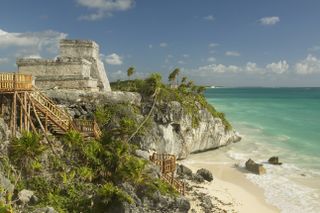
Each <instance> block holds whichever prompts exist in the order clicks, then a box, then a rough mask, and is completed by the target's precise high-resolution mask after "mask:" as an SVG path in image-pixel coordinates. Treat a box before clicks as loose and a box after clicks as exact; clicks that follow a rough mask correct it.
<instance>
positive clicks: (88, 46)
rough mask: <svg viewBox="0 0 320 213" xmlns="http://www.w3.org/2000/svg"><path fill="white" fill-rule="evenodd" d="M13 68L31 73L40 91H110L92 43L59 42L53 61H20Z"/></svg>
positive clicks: (81, 41)
mask: <svg viewBox="0 0 320 213" xmlns="http://www.w3.org/2000/svg"><path fill="white" fill-rule="evenodd" d="M17 65H18V72H19V73H20V74H31V75H32V76H33V79H34V81H35V85H36V86H37V87H39V88H41V89H52V88H58V89H81V90H90V91H111V88H110V84H109V80H108V78H107V74H106V71H105V69H104V65H103V63H102V61H101V60H100V57H99V46H98V44H97V43H95V42H94V41H88V40H67V39H63V40H61V41H60V56H59V57H57V58H56V59H33V58H20V59H17Z"/></svg>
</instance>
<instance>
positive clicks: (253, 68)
mask: <svg viewBox="0 0 320 213" xmlns="http://www.w3.org/2000/svg"><path fill="white" fill-rule="evenodd" d="M244 70H245V71H246V72H248V73H263V69H262V68H259V67H258V65H257V64H256V63H254V62H251V61H249V62H248V63H247V64H246V66H245V68H244Z"/></svg>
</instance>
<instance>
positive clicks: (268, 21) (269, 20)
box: [259, 16, 280, 26]
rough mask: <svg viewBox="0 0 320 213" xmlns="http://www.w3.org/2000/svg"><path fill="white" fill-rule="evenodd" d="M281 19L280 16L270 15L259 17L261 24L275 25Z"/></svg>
mask: <svg viewBox="0 0 320 213" xmlns="http://www.w3.org/2000/svg"><path fill="white" fill-rule="evenodd" d="M279 21H280V18H279V17H278V16H270V17H263V18H261V19H259V23H260V24H261V25H269V26H270V25H275V24H276V23H278V22H279Z"/></svg>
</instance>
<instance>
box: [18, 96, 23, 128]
mask: <svg viewBox="0 0 320 213" xmlns="http://www.w3.org/2000/svg"><path fill="white" fill-rule="evenodd" d="M17 95H19V94H17ZM21 95H22V93H21ZM23 105H24V99H22V103H21V104H20V118H19V120H20V132H22V130H23V111H22V106H23Z"/></svg>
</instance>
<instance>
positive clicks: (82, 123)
mask: <svg viewBox="0 0 320 213" xmlns="http://www.w3.org/2000/svg"><path fill="white" fill-rule="evenodd" d="M73 124H74V127H75V129H76V130H78V131H79V132H83V133H89V134H90V133H92V134H93V135H94V136H95V137H96V138H100V137H101V135H102V132H101V130H100V128H99V126H98V124H97V122H96V121H95V120H84V119H74V120H73Z"/></svg>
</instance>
